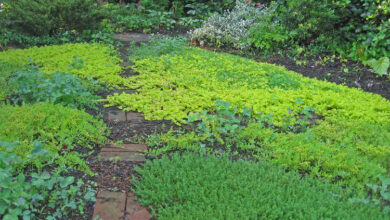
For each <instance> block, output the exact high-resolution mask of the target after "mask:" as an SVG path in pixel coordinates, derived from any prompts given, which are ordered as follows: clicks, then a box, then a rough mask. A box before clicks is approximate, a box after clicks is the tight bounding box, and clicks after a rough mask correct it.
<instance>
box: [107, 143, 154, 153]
mask: <svg viewBox="0 0 390 220" xmlns="http://www.w3.org/2000/svg"><path fill="white" fill-rule="evenodd" d="M146 149H147V145H146V144H123V145H116V144H108V145H107V146H106V147H104V148H102V150H101V152H145V150H146Z"/></svg>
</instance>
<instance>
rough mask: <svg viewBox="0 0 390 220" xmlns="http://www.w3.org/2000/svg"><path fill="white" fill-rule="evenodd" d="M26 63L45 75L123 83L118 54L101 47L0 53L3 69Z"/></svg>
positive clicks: (57, 47) (58, 46)
mask: <svg viewBox="0 0 390 220" xmlns="http://www.w3.org/2000/svg"><path fill="white" fill-rule="evenodd" d="M29 61H30V62H32V63H33V64H35V65H37V66H39V67H40V70H41V71H42V72H43V73H46V74H52V73H55V72H57V71H58V72H65V73H68V74H73V75H75V76H78V77H80V78H84V79H87V78H89V77H91V78H94V79H96V80H98V81H99V82H101V83H103V84H106V85H108V86H114V87H118V86H119V85H121V84H122V83H123V82H122V81H123V79H122V78H121V77H120V74H121V71H122V69H121V67H120V65H119V63H120V62H121V60H120V58H119V57H118V53H117V51H116V50H114V49H113V48H112V47H110V46H107V45H104V44H97V43H93V44H87V43H79V44H63V45H54V46H44V47H32V48H28V49H17V50H7V51H4V52H0V62H1V64H2V65H4V66H5V65H8V66H10V65H12V66H18V67H19V69H20V68H22V67H23V66H25V65H27V64H29ZM8 68H10V67H8ZM1 75H3V73H2V74H1ZM0 85H1V78H0ZM0 97H1V96H0Z"/></svg>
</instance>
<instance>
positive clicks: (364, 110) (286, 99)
mask: <svg viewBox="0 0 390 220" xmlns="http://www.w3.org/2000/svg"><path fill="white" fill-rule="evenodd" d="M134 69H135V70H136V71H137V72H139V73H140V75H138V76H135V77H131V78H129V79H128V82H127V86H128V87H129V88H133V89H137V91H138V93H136V94H125V93H123V94H117V95H114V96H110V97H108V101H109V103H110V105H119V106H120V107H121V108H123V109H125V110H135V111H139V112H142V113H144V114H145V116H146V118H147V119H167V120H173V121H175V122H179V123H181V122H184V119H185V118H186V117H187V114H188V113H190V112H201V111H203V110H204V109H213V107H214V103H215V101H216V100H217V99H221V100H223V101H228V102H231V103H232V105H233V106H238V107H239V108H243V107H245V106H246V107H251V108H253V109H254V111H255V112H262V113H265V114H273V115H274V117H275V119H276V120H279V121H280V120H281V119H282V118H283V117H284V116H287V115H288V114H289V113H288V109H290V110H291V111H292V112H293V113H295V114H297V113H298V112H300V111H301V110H302V109H303V108H304V107H312V108H315V109H317V114H320V115H322V116H325V117H326V118H328V117H332V118H334V117H337V118H342V119H344V120H347V119H357V120H362V121H370V122H374V123H380V124H383V123H390V102H389V101H387V100H385V99H384V98H382V97H380V96H379V95H374V94H370V93H365V92H362V91H361V90H358V89H353V88H348V87H345V86H340V85H336V84H333V83H329V82H324V81H318V80H315V79H309V78H306V77H302V76H301V75H299V74H297V73H295V72H292V71H287V70H286V69H285V68H284V67H280V66H275V65H272V64H266V63H257V62H255V61H252V60H249V59H245V58H240V57H237V56H233V55H229V54H218V53H214V52H210V51H207V50H202V49H195V48H188V49H187V50H185V51H184V52H182V53H180V54H176V55H163V56H161V57H158V58H155V57H149V58H145V59H140V60H136V61H135V65H134Z"/></svg>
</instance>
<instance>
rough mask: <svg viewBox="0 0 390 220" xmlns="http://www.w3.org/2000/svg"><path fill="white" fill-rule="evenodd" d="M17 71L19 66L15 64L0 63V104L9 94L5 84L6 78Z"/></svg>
mask: <svg viewBox="0 0 390 220" xmlns="http://www.w3.org/2000/svg"><path fill="white" fill-rule="evenodd" d="M19 69H20V66H19V65H17V64H14V63H12V62H11V63H4V62H2V61H0V102H2V101H4V100H5V99H6V98H7V96H8V95H9V93H10V91H9V86H8V83H7V81H8V78H9V77H10V76H11V75H12V73H14V72H16V71H18V70H19Z"/></svg>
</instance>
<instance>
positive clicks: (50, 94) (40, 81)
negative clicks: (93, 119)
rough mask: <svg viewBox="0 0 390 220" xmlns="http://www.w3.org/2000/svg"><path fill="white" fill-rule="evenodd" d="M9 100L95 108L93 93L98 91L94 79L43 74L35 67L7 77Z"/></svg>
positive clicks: (61, 74) (57, 73)
mask: <svg viewBox="0 0 390 220" xmlns="http://www.w3.org/2000/svg"><path fill="white" fill-rule="evenodd" d="M8 87H10V89H9V90H10V93H11V97H10V100H11V101H12V102H14V103H36V102H51V103H54V104H62V105H65V106H70V107H72V108H90V109H96V108H97V107H96V105H97V102H98V99H100V98H101V97H99V96H96V95H94V94H93V92H96V91H98V90H102V88H101V87H100V86H98V85H97V82H96V81H93V80H90V81H83V80H82V79H80V78H77V77H74V76H72V75H70V74H65V73H60V72H56V73H54V74H50V75H48V74H45V75H44V74H43V73H42V72H40V71H39V70H37V67H36V66H27V67H25V68H24V69H23V70H21V71H18V72H15V73H14V74H13V75H12V76H11V77H10V79H9V80H8Z"/></svg>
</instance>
